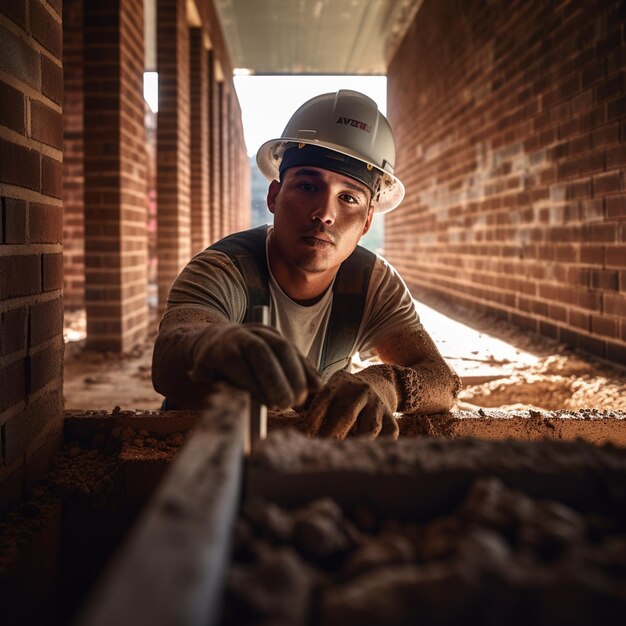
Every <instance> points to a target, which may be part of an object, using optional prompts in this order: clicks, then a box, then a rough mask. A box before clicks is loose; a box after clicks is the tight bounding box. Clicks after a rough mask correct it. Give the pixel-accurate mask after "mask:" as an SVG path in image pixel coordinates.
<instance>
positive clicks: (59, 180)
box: [41, 156, 63, 198]
mask: <svg viewBox="0 0 626 626" xmlns="http://www.w3.org/2000/svg"><path fill="white" fill-rule="evenodd" d="M41 193H43V194H45V195H47V196H52V197H54V198H62V197H63V163H61V162H59V161H56V160H54V159H50V158H49V157H47V156H42V157H41Z"/></svg>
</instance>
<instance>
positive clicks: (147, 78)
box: [143, 72, 159, 113]
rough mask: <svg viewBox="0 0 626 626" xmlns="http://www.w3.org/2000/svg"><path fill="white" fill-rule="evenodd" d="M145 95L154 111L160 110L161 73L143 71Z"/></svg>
mask: <svg viewBox="0 0 626 626" xmlns="http://www.w3.org/2000/svg"><path fill="white" fill-rule="evenodd" d="M143 97H144V100H145V101H146V102H147V103H148V106H149V107H150V109H151V110H152V112H153V113H156V112H157V111H158V110H159V75H158V74H157V72H144V73H143Z"/></svg>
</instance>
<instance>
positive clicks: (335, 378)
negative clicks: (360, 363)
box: [304, 365, 415, 439]
mask: <svg viewBox="0 0 626 626" xmlns="http://www.w3.org/2000/svg"><path fill="white" fill-rule="evenodd" d="M414 378H415V372H414V370H412V369H411V368H408V367H401V366H399V365H372V366H370V367H367V368H366V369H364V370H362V371H361V372H358V373H356V374H350V373H348V372H346V371H343V370H342V371H339V372H336V373H335V374H333V375H332V376H331V377H330V379H329V381H328V383H327V385H326V386H325V387H324V388H323V389H322V390H321V391H320V392H318V393H317V394H316V395H315V397H314V398H313V399H312V401H311V403H310V405H309V407H308V409H307V412H306V417H305V420H304V422H305V429H306V432H307V434H309V435H319V436H321V437H332V438H335V439H344V438H345V437H346V435H348V433H350V434H353V435H366V436H368V437H370V438H372V439H374V438H376V437H378V436H389V437H393V438H394V439H397V437H398V432H399V429H398V423H397V421H396V419H395V418H394V416H393V414H394V412H395V411H397V410H399V408H400V406H401V405H402V404H404V397H405V395H406V394H405V392H406V389H405V387H406V386H407V384H410V383H411V382H412V381H413V380H414Z"/></svg>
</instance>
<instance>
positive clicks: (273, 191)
mask: <svg viewBox="0 0 626 626" xmlns="http://www.w3.org/2000/svg"><path fill="white" fill-rule="evenodd" d="M280 187H281V185H280V183H279V182H278V181H277V180H273V181H272V182H271V183H270V187H269V189H268V190H267V208H268V209H269V210H270V213H272V215H273V214H274V209H275V208H276V196H277V195H278V192H279V191H280Z"/></svg>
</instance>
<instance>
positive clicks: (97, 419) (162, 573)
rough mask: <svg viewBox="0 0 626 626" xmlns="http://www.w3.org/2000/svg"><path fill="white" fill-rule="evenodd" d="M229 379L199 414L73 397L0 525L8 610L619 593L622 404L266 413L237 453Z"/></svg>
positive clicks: (451, 605) (441, 610) (492, 609)
mask: <svg viewBox="0 0 626 626" xmlns="http://www.w3.org/2000/svg"><path fill="white" fill-rule="evenodd" d="M238 396H241V394H232V398H236V397H238ZM232 398H231V397H230V396H228V398H227V399H226V400H225V401H223V402H221V401H217V404H216V405H215V406H214V407H213V409H211V410H209V411H208V413H207V414H206V415H204V416H202V415H201V414H199V413H192V412H181V413H169V414H166V413H160V412H158V411H119V410H117V411H114V412H107V411H86V412H69V413H68V414H67V416H66V423H65V444H64V447H63V451H62V453H61V454H60V455H59V456H58V457H57V458H56V459H55V462H54V464H53V467H52V469H51V471H50V472H49V474H48V476H47V477H46V480H45V481H44V482H43V483H42V484H41V485H40V486H39V488H38V491H37V492H36V494H35V497H34V498H33V499H32V500H30V501H27V502H26V503H24V505H22V507H20V509H18V510H17V511H15V512H14V513H13V514H12V517H10V518H9V519H8V520H7V521H6V522H5V523H4V524H3V525H2V526H1V527H0V542H1V543H0V545H2V546H3V550H2V554H3V555H4V558H3V562H2V565H3V567H2V577H1V578H0V580H2V586H1V588H2V590H3V591H2V593H3V596H2V598H1V600H2V602H0V615H1V616H2V623H3V624H18V623H19V624H40V625H42V626H46V625H48V624H66V623H77V624H90V625H98V624H105V623H106V624H110V623H117V624H142V623H146V624H154V625H158V624H161V623H163V624H165V623H180V624H193V623H214V624H221V625H223V626H228V625H230V624H244V623H245V624H267V623H284V624H286V623H289V624H307V625H312V624H316V625H317V624H319V625H332V624H347V625H350V624H353V623H354V624H356V623H368V624H405V623H416V622H415V620H419V622H421V623H428V624H446V625H448V624H466V623H511V624H517V623H520V624H521V623H528V622H529V621H530V622H531V623H537V624H561V623H568V624H578V623H580V624H583V623H585V624H586V623H589V622H590V621H592V620H594V621H595V622H596V623H603V624H612V623H618V621H617V620H618V619H619V616H620V615H623V610H624V609H625V608H626V561H624V558H623V556H624V554H626V549H625V548H626V527H625V523H624V520H625V519H626V515H625V512H626V492H625V490H624V487H623V485H624V484H626V480H625V479H626V447H625V446H626V432H625V429H624V424H626V422H624V419H625V418H626V416H625V415H624V414H623V413H620V412H615V411H613V412H607V411H594V410H587V411H581V412H565V411H561V412H552V413H542V412H538V411H534V410H533V411H519V412H498V411H488V410H487V411H483V413H482V415H476V414H475V413H472V414H468V413H464V412H453V413H451V414H449V415H447V416H426V417H424V416H404V417H402V418H401V438H400V439H399V440H398V441H391V440H389V441H384V440H379V441H369V440H365V439H361V438H352V439H349V440H346V441H344V442H332V441H327V440H319V439H307V438H306V437H304V436H302V435H300V434H299V433H298V430H297V426H298V423H297V415H294V414H292V413H282V414H277V413H272V414H270V436H269V437H268V439H267V440H265V441H264V442H262V443H261V445H260V446H259V447H258V449H256V450H255V451H254V452H253V454H252V455H251V456H249V457H246V458H242V456H241V453H240V441H239V439H240V434H241V433H240V430H237V428H239V429H241V422H242V419H241V418H242V416H241V411H242V410H243V409H242V406H243V404H242V403H241V402H239V404H235V406H234V408H233V407H232V406H231V405H232ZM229 403H230V404H229ZM229 407H230V408H229ZM288 426H294V427H295V428H288ZM233 437H234V438H235V439H236V441H235V442H234V444H233ZM194 446H195V448H194ZM228 450H231V451H233V450H234V452H232V453H231V454H230V456H229V454H228V453H227V451H228ZM237 450H239V452H237ZM174 460H176V462H175V463H174V464H172V461H174ZM239 474H240V479H239V480H240V482H239V483H237V481H236V480H235V477H236V476H238V475H239ZM181 481H182V482H181ZM228 485H230V486H228ZM222 492H224V497H222V496H220V493H222ZM229 511H231V513H232V518H231V517H229V515H230V514H229ZM199 520H200V522H201V523H198V521H199ZM174 523H175V524H176V526H175V528H174V530H175V533H174V535H175V536H176V537H177V539H176V542H175V544H174V549H172V546H169V543H168V542H169V539H168V538H170V537H171V536H172V524H174ZM217 531H219V532H218V535H217V536H218V537H219V541H218V540H216V535H215V532H217ZM154 533H157V534H156V535H155V534H154ZM216 543H217V546H218V547H217V548H216ZM203 559H204V560H203ZM190 561H191V564H192V565H193V566H191V565H190ZM181 571H182V572H185V575H184V576H182V575H181V576H177V572H178V573H180V572H181ZM207 576H208V578H207ZM181 580H182V581H183V582H182V583H181ZM198 589H200V590H202V593H194V590H195V591H196V592H197V591H198ZM198 598H199V599H198ZM209 599H210V600H209ZM113 600H114V602H113ZM112 606H113V607H117V608H115V610H117V611H120V610H121V611H122V613H121V615H120V614H116V613H115V610H113V609H112V608H111V607H112ZM149 606H151V607H152V610H148V608H147V607H149ZM192 606H193V607H194V611H192V612H191V613H193V614H194V615H197V614H203V615H204V617H203V619H202V620H200V621H194V620H193V619H191V617H190V607H192ZM200 606H201V607H202V609H203V611H204V613H202V611H200V608H199V607H200ZM112 610H113V613H111V611H112ZM168 611H169V612H172V615H170V617H171V618H172V619H171V620H166V619H163V617H164V615H165V614H166V613H167V612H168ZM177 611H179V612H181V614H179V615H176V612H177ZM181 615H182V616H183V617H181ZM172 616H174V617H172Z"/></svg>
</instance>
